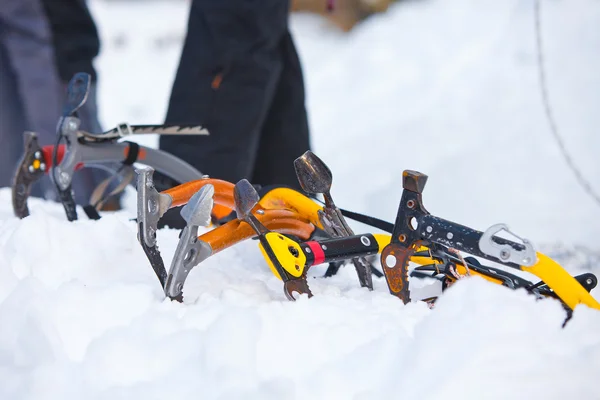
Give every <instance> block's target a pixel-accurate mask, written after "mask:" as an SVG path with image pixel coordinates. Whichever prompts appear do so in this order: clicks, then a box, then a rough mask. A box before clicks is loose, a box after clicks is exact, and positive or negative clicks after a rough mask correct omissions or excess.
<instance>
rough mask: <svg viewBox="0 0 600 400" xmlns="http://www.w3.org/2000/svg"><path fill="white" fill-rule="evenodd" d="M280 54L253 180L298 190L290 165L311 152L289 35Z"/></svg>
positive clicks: (301, 85) (298, 70) (301, 86)
mask: <svg viewBox="0 0 600 400" xmlns="http://www.w3.org/2000/svg"><path fill="white" fill-rule="evenodd" d="M280 52H281V54H282V57H283V71H282V72H281V76H280V79H279V82H278V84H277V91H276V92H275V97H274V99H273V103H272V104H271V108H270V110H269V114H268V116H267V119H266V121H265V124H264V126H263V129H262V134H261V137H260V144H259V147H258V154H257V161H256V163H255V166H254V171H253V176H252V181H253V182H254V183H258V184H262V185H269V184H284V185H288V186H292V187H294V188H299V187H300V186H299V184H298V180H297V178H296V172H295V170H294V164H293V163H294V160H295V159H296V158H297V157H299V156H300V155H302V154H303V153H304V152H305V151H307V150H309V149H310V139H309V129H308V118H307V114H306V107H305V91H304V79H303V75H302V66H301V64H300V60H299V58H298V54H297V52H296V48H295V45H294V42H293V39H292V36H291V34H290V33H289V32H287V33H286V35H285V36H284V38H283V39H282V41H281V43H280Z"/></svg>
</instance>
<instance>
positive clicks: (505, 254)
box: [500, 250, 510, 260]
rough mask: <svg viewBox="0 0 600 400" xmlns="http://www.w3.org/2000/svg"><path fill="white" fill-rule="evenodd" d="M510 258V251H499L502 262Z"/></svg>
mask: <svg viewBox="0 0 600 400" xmlns="http://www.w3.org/2000/svg"><path fill="white" fill-rule="evenodd" d="M508 257H510V251H508V250H500V258H501V259H503V260H506V259H508Z"/></svg>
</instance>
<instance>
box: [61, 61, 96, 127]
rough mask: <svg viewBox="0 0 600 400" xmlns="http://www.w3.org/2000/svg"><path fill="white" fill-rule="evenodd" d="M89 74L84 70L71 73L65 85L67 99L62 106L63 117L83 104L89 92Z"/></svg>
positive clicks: (73, 112)
mask: <svg viewBox="0 0 600 400" xmlns="http://www.w3.org/2000/svg"><path fill="white" fill-rule="evenodd" d="M90 84H91V76H90V74H87V73H85V72H78V73H76V74H75V75H73V78H71V80H70V81H69V85H68V86H67V101H66V102H65V105H64V106H63V117H68V116H71V115H73V114H75V112H77V110H79V109H80V108H81V106H83V105H84V104H85V102H86V100H87V97H88V94H89V92H90Z"/></svg>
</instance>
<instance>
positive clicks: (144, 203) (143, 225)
mask: <svg viewBox="0 0 600 400" xmlns="http://www.w3.org/2000/svg"><path fill="white" fill-rule="evenodd" d="M137 173H138V180H137V224H138V241H139V242H140V245H141V246H142V249H143V250H144V253H145V254H146V257H147V258H148V261H150V265H151V266H152V269H153V270H154V272H155V273H156V276H157V277H158V280H159V281H160V285H161V287H163V288H164V287H165V284H166V281H167V271H166V269H165V264H164V261H163V259H162V256H161V255H160V251H159V250H158V246H157V244H156V231H157V230H158V220H159V219H160V217H161V216H162V215H163V214H164V213H165V211H166V210H168V209H169V207H170V205H171V197H170V196H169V195H163V194H159V193H158V191H157V190H156V188H155V187H154V182H153V180H152V175H153V174H154V169H152V168H146V169H142V170H137Z"/></svg>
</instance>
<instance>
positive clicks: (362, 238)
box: [360, 236, 371, 246]
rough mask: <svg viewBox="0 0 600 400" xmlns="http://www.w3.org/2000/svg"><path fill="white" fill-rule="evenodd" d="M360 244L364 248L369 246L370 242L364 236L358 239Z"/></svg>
mask: <svg viewBox="0 0 600 400" xmlns="http://www.w3.org/2000/svg"><path fill="white" fill-rule="evenodd" d="M360 242H361V243H362V244H364V245H365V246H369V245H370V244H371V241H370V240H369V238H368V237H366V236H361V237H360Z"/></svg>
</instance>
